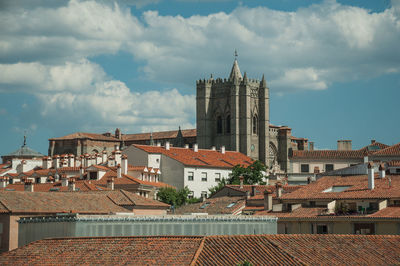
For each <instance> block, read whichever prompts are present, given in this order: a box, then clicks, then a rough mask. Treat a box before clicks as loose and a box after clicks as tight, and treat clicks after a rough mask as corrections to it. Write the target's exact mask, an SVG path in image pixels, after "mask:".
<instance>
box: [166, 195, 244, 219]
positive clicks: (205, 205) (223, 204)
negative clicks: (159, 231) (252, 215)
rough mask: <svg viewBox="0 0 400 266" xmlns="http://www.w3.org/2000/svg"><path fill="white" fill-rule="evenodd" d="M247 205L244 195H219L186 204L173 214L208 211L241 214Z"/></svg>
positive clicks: (209, 212)
mask: <svg viewBox="0 0 400 266" xmlns="http://www.w3.org/2000/svg"><path fill="white" fill-rule="evenodd" d="M244 206H245V200H244V199H243V197H219V198H213V199H207V200H205V201H204V202H199V203H193V204H188V205H184V206H182V207H179V208H177V209H176V210H175V213H173V214H189V213H208V214H210V215H215V214H239V213H240V211H241V209H243V208H244Z"/></svg>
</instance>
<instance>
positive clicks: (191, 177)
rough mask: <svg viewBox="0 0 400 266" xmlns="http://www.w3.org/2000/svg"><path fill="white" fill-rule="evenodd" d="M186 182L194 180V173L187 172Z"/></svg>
mask: <svg viewBox="0 0 400 266" xmlns="http://www.w3.org/2000/svg"><path fill="white" fill-rule="evenodd" d="M188 180H189V181H193V180H194V173H193V172H188Z"/></svg>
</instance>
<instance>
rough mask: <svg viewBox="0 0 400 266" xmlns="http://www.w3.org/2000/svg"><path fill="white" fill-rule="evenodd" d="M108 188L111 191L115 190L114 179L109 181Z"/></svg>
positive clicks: (111, 178)
mask: <svg viewBox="0 0 400 266" xmlns="http://www.w3.org/2000/svg"><path fill="white" fill-rule="evenodd" d="M107 188H108V189H109V190H114V178H113V177H110V178H109V179H107Z"/></svg>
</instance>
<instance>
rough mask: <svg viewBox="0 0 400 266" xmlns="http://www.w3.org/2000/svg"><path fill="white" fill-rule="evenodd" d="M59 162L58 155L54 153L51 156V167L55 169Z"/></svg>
mask: <svg viewBox="0 0 400 266" xmlns="http://www.w3.org/2000/svg"><path fill="white" fill-rule="evenodd" d="M59 164H60V155H58V154H57V155H54V156H53V168H54V169H57V168H58V165H59Z"/></svg>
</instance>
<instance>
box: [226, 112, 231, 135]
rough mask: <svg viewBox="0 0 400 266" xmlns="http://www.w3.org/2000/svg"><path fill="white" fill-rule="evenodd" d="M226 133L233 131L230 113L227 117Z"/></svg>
mask: <svg viewBox="0 0 400 266" xmlns="http://www.w3.org/2000/svg"><path fill="white" fill-rule="evenodd" d="M225 128H226V130H225V131H226V133H231V116H230V115H228V116H227V117H226V127H225Z"/></svg>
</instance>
